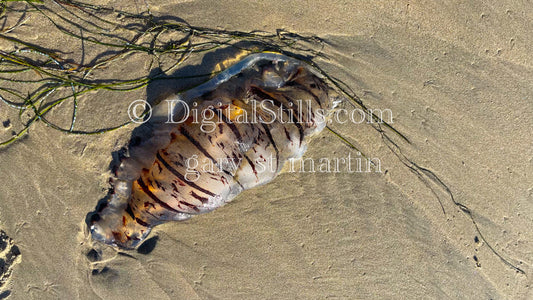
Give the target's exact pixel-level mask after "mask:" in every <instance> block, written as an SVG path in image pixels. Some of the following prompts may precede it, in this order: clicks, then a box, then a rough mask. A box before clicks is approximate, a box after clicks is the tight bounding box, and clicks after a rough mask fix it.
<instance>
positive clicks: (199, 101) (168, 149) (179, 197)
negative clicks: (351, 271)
mask: <svg viewBox="0 0 533 300" xmlns="http://www.w3.org/2000/svg"><path fill="white" fill-rule="evenodd" d="M177 99H183V100H184V101H185V102H187V103H188V105H187V107H188V108H189V110H188V111H187V112H186V113H184V112H183V111H181V115H180V117H182V118H181V119H180V120H178V121H176V120H174V119H172V118H171V119H172V121H173V122H174V123H169V122H165V123H160V124H157V123H156V125H154V126H156V127H157V126H160V128H161V130H159V131H157V130H156V131H155V132H156V133H155V134H154V136H152V137H150V138H149V139H147V140H146V141H145V142H144V143H141V144H140V145H139V146H137V147H136V148H134V149H132V151H131V153H130V157H129V158H127V159H125V160H124V161H123V162H122V163H121V166H120V168H119V171H118V172H117V178H116V179H115V181H114V189H113V191H112V193H111V195H110V196H109V200H108V203H107V205H105V206H103V207H102V208H101V209H100V210H99V211H98V212H97V215H96V217H95V218H93V221H92V224H91V233H92V236H93V238H95V239H96V240H100V241H102V242H104V243H107V244H110V245H113V246H119V247H121V248H134V247H136V246H137V245H139V243H140V242H142V241H143V240H144V239H145V238H146V236H147V235H148V234H149V232H150V230H151V228H152V227H153V226H156V225H158V224H161V223H164V222H168V221H179V220H184V219H187V218H189V217H190V216H191V215H195V214H201V213H205V212H209V211H211V210H213V209H215V208H217V207H220V206H222V205H224V204H225V203H227V202H229V201H231V200H232V199H233V198H234V197H235V196H237V195H238V194H239V193H240V192H242V191H243V190H245V189H250V188H253V187H255V186H259V185H262V184H265V183H268V182H269V181H271V180H272V179H274V178H275V177H276V176H277V174H278V173H279V172H280V170H281V169H282V167H283V165H284V163H285V162H286V161H287V160H289V159H291V158H299V157H301V156H302V155H303V153H304V152H305V150H306V144H307V141H308V139H309V137H310V136H312V135H313V134H316V133H318V132H320V131H321V130H322V129H323V128H324V127H325V125H326V123H325V122H326V118H327V116H328V115H329V114H330V112H331V110H332V109H333V108H334V106H335V104H336V103H337V95H336V93H335V92H334V91H333V90H332V89H331V88H330V87H328V86H327V85H326V83H325V82H324V80H323V79H322V78H321V77H320V75H319V74H317V73H316V72H315V71H314V70H313V69H311V68H310V67H308V66H306V65H305V64H303V63H302V62H300V61H297V60H295V59H292V58H289V57H287V56H284V55H281V54H275V53H259V54H252V55H249V56H247V57H246V58H245V59H243V60H242V61H241V62H239V63H237V64H236V65H234V66H232V67H230V68H228V69H227V70H225V71H224V72H222V73H220V74H218V75H217V76H215V77H214V78H213V79H211V80H210V81H208V82H207V83H204V84H203V85H200V86H198V87H196V88H195V89H192V90H189V91H187V92H185V93H182V94H179V95H178V97H177ZM159 105H168V102H166V103H161V104H159ZM178 119H179V118H178ZM166 120H167V121H168V118H167V119H166Z"/></svg>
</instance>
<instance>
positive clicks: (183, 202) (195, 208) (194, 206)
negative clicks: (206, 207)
mask: <svg viewBox="0 0 533 300" xmlns="http://www.w3.org/2000/svg"><path fill="white" fill-rule="evenodd" d="M179 203H180V204H183V205H185V206H188V207H190V208H192V209H194V210H195V211H199V209H198V207H196V205H194V204H190V203H189V202H186V201H179Z"/></svg>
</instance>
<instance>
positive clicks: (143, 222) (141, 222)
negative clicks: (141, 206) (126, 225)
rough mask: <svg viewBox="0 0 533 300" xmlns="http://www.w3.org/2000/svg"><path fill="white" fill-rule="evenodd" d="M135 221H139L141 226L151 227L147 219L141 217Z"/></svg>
mask: <svg viewBox="0 0 533 300" xmlns="http://www.w3.org/2000/svg"><path fill="white" fill-rule="evenodd" d="M135 222H137V223H139V225H141V226H144V227H150V224H148V223H146V222H145V221H143V220H141V219H139V218H135Z"/></svg>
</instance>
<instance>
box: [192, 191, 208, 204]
mask: <svg viewBox="0 0 533 300" xmlns="http://www.w3.org/2000/svg"><path fill="white" fill-rule="evenodd" d="M191 196H193V197H194V198H196V199H198V200H200V202H202V203H207V201H209V199H208V198H206V197H201V196H200V195H198V194H196V193H195V192H194V191H191Z"/></svg>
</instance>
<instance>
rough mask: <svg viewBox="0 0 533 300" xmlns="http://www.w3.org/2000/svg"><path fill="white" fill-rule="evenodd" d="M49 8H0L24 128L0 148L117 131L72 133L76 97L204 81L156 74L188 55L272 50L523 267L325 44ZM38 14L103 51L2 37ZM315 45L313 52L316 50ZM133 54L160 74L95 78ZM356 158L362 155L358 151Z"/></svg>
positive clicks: (147, 16)
mask: <svg viewBox="0 0 533 300" xmlns="http://www.w3.org/2000/svg"><path fill="white" fill-rule="evenodd" d="M50 2H51V3H53V5H48V4H46V3H45V2H43V1H30V0H25V1H17V0H10V1H3V2H1V3H0V21H1V22H3V25H1V26H2V28H1V29H0V41H2V40H3V41H7V42H9V43H11V45H12V46H13V47H12V48H13V49H12V50H11V51H4V50H0V81H2V82H6V83H9V84H10V85H13V86H15V87H11V86H9V87H6V86H4V84H2V86H0V101H2V102H3V103H4V104H6V105H7V106H8V107H10V108H13V109H17V110H18V111H19V112H18V115H19V119H20V120H21V123H22V124H23V127H22V129H20V130H19V131H18V132H15V134H14V135H13V136H12V137H11V138H8V139H6V140H3V141H0V147H1V146H8V145H10V144H12V143H13V142H15V141H16V140H18V139H19V138H21V137H22V136H24V135H25V134H26V133H27V132H28V131H29V129H30V127H31V126H32V125H33V124H34V123H36V122H37V121H42V122H43V123H44V124H45V125H47V126H49V127H51V128H53V129H55V130H59V131H61V132H65V133H67V134H82V135H91V134H101V133H105V132H109V131H113V130H116V129H119V128H121V127H124V126H126V125H128V124H130V123H131V122H132V121H131V120H130V121H127V122H123V123H121V124H118V125H114V126H108V127H105V128H97V129H91V130H81V129H75V127H76V119H77V114H78V104H79V103H80V101H82V100H83V97H82V96H83V95H84V94H86V93H90V92H96V91H100V90H102V91H111V92H131V91H136V90H139V89H141V88H144V87H146V86H147V85H148V84H149V83H150V82H152V81H154V80H165V79H190V78H195V77H200V78H206V79H207V78H209V77H211V76H213V75H215V74H216V73H217V72H211V73H208V74H200V75H193V76H179V77H178V76H175V77H172V76H171V77H168V76H163V75H164V74H165V73H169V72H171V71H173V70H175V69H176V68H177V67H179V66H181V65H182V64H183V63H184V62H186V61H187V60H188V59H189V58H190V57H192V56H193V55H195V54H202V53H205V52H210V51H213V50H215V49H217V48H221V47H228V46H229V47H234V48H237V49H240V50H245V51H248V52H257V51H264V50H265V49H266V50H270V51H276V52H279V53H282V54H285V55H287V56H292V57H294V58H297V59H300V60H302V61H304V62H306V63H308V64H310V65H311V67H313V68H314V69H316V70H317V71H319V72H320V73H321V74H322V75H323V76H324V78H326V79H327V81H329V83H331V84H332V85H333V86H335V88H336V89H337V90H339V91H340V92H341V93H342V94H343V95H344V96H346V98H347V99H348V100H349V101H350V103H352V104H353V105H355V106H358V107H359V108H361V109H363V110H364V111H366V112H369V113H370V114H369V115H370V116H371V118H372V119H373V120H375V121H380V122H376V123H371V126H372V127H373V128H374V129H375V130H377V131H378V132H379V134H380V136H381V139H382V140H383V142H384V143H385V144H386V145H387V147H388V148H389V150H390V151H391V152H392V153H393V154H394V155H395V156H396V157H397V158H398V159H399V160H400V162H401V163H402V164H403V165H404V166H406V167H407V168H409V169H410V170H411V171H412V172H413V173H414V174H415V175H416V176H417V177H418V178H419V180H421V181H422V182H423V183H424V184H425V185H426V186H427V187H428V188H429V189H430V190H431V192H432V193H433V194H434V195H435V197H436V198H437V200H438V201H439V204H440V206H441V208H442V211H443V214H444V215H446V211H445V210H444V206H443V204H442V201H441V199H440V197H439V195H438V193H437V191H436V190H435V189H434V188H433V187H432V185H431V183H433V184H434V185H436V186H438V187H440V188H441V189H442V190H444V192H445V193H446V195H447V196H448V198H449V199H450V200H451V201H452V203H453V204H454V205H455V206H457V207H458V208H459V209H460V210H461V211H462V212H463V213H464V214H466V215H467V216H468V217H469V219H470V220H471V221H472V223H473V225H474V227H475V229H476V231H477V233H478V234H479V236H480V237H481V239H482V240H483V241H484V242H485V243H486V244H487V246H488V248H489V249H490V250H491V251H492V252H493V253H494V254H495V255H496V256H497V257H498V258H499V259H500V260H501V261H502V262H504V263H505V264H506V265H507V266H509V267H510V268H512V269H514V270H515V271H516V272H518V273H521V274H525V272H524V271H523V270H522V269H520V268H519V267H517V266H515V265H513V264H512V263H511V262H510V261H509V260H508V259H506V258H504V257H503V256H502V255H501V254H499V253H498V251H496V250H495V249H494V248H493V247H492V246H491V244H489V243H488V242H487V240H486V239H485V237H484V236H483V234H482V233H481V230H480V228H479V226H478V225H477V223H476V221H475V219H474V216H473V213H472V211H471V210H470V209H469V208H468V207H467V206H466V205H464V204H462V203H460V202H458V201H457V200H455V197H454V195H453V193H452V191H451V189H450V188H449V187H448V186H447V185H446V184H445V183H444V182H443V181H442V180H441V179H440V178H439V177H438V176H437V175H436V174H435V173H434V172H432V171H430V170H429V169H427V168H424V167H421V166H419V165H417V164H416V163H415V162H413V161H412V160H410V159H409V158H407V157H406V156H405V155H404V154H403V153H402V152H401V148H400V146H399V145H398V144H397V143H396V142H394V141H393V139H392V138H391V136H398V137H400V139H401V140H403V141H404V142H406V143H407V144H411V141H410V140H409V139H408V138H407V137H406V136H405V135H404V134H402V133H401V132H399V131H398V130H396V129H395V128H394V127H393V126H392V125H390V124H388V123H386V122H384V121H383V120H380V119H379V118H378V117H377V116H376V115H375V114H374V113H373V112H371V111H370V110H369V109H368V108H367V106H366V105H365V104H364V102H363V101H362V100H361V99H360V98H359V97H358V96H357V95H356V94H355V93H354V92H353V91H352V90H351V89H350V87H349V86H347V85H346V84H344V83H343V82H342V81H341V80H339V79H336V78H334V77H331V76H330V75H329V74H327V73H326V72H325V71H323V69H321V68H320V66H318V65H317V64H316V63H314V62H313V61H312V59H313V58H317V57H322V58H326V59H327V56H326V55H325V54H324V53H322V52H321V50H322V47H323V46H324V44H326V43H327V42H326V41H324V40H322V39H320V38H318V37H316V36H302V35H298V34H296V33H292V32H287V31H284V30H278V31H277V32H276V33H268V32H263V31H250V32H242V31H228V30H222V29H212V28H205V27H197V26H191V25H189V24H188V23H187V22H185V21H184V20H181V19H177V18H173V17H163V18H156V17H154V16H153V15H152V14H151V13H150V11H149V10H147V12H144V13H141V14H133V13H129V12H126V11H121V10H116V9H114V8H108V7H104V6H99V5H93V4H89V3H84V2H79V1H64V0H55V1H50ZM60 12H61V13H60ZM8 14H19V16H18V18H17V20H16V21H15V22H14V24H13V25H10V26H7V25H6V24H7V19H8ZM38 16H41V17H44V18H45V19H46V20H47V21H48V22H50V24H52V25H53V27H54V28H55V29H56V30H58V31H59V32H60V33H62V34H64V35H65V36H68V37H71V38H74V39H76V40H79V41H81V44H82V51H83V52H84V49H85V47H86V46H85V44H91V45H92V46H94V47H103V48H102V52H101V53H100V54H98V55H97V56H96V57H94V58H93V59H92V61H90V62H89V63H84V60H85V57H84V56H82V58H81V62H79V63H77V62H76V61H75V60H73V59H71V58H65V57H67V55H66V53H64V52H61V51H58V50H52V49H47V48H45V47H43V46H40V45H35V44H32V43H29V42H26V41H23V40H21V39H18V38H16V37H13V36H10V35H9V34H10V33H13V32H15V31H16V30H17V29H20V28H23V27H24V26H25V25H26V24H27V23H28V20H29V19H30V18H32V17H38ZM109 16H115V17H116V18H118V19H119V20H120V19H122V21H127V22H117V21H115V20H112V19H110V18H109ZM172 34H179V35H180V36H179V38H178V39H173V38H168V37H166V38H165V37H164V35H172ZM242 42H248V43H250V44H251V45H260V46H261V47H262V48H263V50H258V48H257V47H243V46H241V44H242ZM317 47H318V48H319V50H316V49H315V48H317ZM296 53H298V54H296ZM135 54H146V55H149V56H150V57H151V58H152V62H151V65H150V68H149V69H151V68H152V64H153V63H154V62H156V63H157V64H158V67H159V68H160V70H161V72H160V73H159V74H156V75H154V76H141V77H138V78H131V79H105V80H102V79H98V78H101V77H103V76H102V74H105V70H107V69H109V68H111V67H112V66H113V65H114V64H118V63H120V62H123V61H124V59H126V58H127V57H128V56H131V55H135ZM34 56H36V57H38V58H35V57H34ZM167 56H170V58H167ZM39 58H40V59H39ZM167 61H171V63H170V64H169V65H166V63H167ZM102 72H104V73H102ZM17 75H20V78H18V77H16V76H17ZM25 75H28V76H25ZM32 75H33V76H32ZM92 78H96V79H92ZM32 86H34V87H32ZM17 87H19V88H20V90H24V89H26V90H25V92H26V93H27V95H26V96H25V95H23V93H24V92H20V91H19V88H17ZM5 95H9V97H11V98H14V100H12V99H11V100H10V99H7V98H6V97H5ZM50 99H51V100H50ZM67 100H72V117H71V121H70V125H69V126H68V128H63V127H61V126H59V125H57V124H55V123H53V122H51V121H50V120H48V119H47V118H46V115H47V114H48V113H50V112H51V111H52V110H56V109H58V108H60V104H62V103H63V102H65V101H67ZM23 115H29V116H28V120H26V121H22V116H23ZM143 117H144V115H141V116H140V118H143ZM382 126H383V127H382ZM327 129H328V130H329V131H330V132H331V133H332V134H333V135H334V136H336V137H337V138H339V139H340V140H341V141H342V142H343V143H344V144H346V145H347V146H348V147H350V148H351V149H354V150H356V151H359V152H361V153H362V151H360V150H359V149H358V148H357V147H356V146H355V145H354V144H353V143H352V142H351V141H349V140H348V139H346V138H345V137H343V136H342V135H341V134H339V133H338V132H337V131H336V130H335V129H334V128H332V127H331V126H328V127H327ZM389 133H390V134H392V135H390V134H389ZM362 155H363V156H364V157H366V156H365V154H364V153H362ZM372 163H373V162H372Z"/></svg>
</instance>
